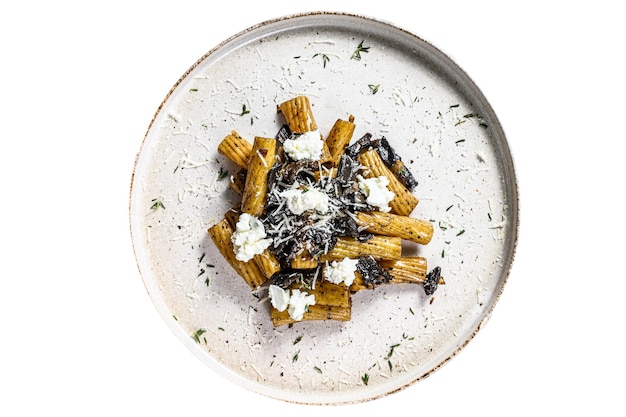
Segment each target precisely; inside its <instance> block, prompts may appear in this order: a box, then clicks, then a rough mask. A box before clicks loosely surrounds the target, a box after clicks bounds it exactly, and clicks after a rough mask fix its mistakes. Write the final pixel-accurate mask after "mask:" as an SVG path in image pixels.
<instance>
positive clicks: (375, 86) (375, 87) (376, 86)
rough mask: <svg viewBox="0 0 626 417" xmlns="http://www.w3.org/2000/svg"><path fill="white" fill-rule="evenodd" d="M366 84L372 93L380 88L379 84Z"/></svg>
mask: <svg viewBox="0 0 626 417" xmlns="http://www.w3.org/2000/svg"><path fill="white" fill-rule="evenodd" d="M367 86H368V87H369V88H370V91H371V92H372V94H376V93H378V89H379V88H380V84H368V85H367Z"/></svg>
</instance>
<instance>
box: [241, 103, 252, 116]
mask: <svg viewBox="0 0 626 417" xmlns="http://www.w3.org/2000/svg"><path fill="white" fill-rule="evenodd" d="M249 113H250V110H249V109H248V108H247V107H246V105H245V104H243V105H242V106H241V114H240V116H243V115H244V114H249Z"/></svg>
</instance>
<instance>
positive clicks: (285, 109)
mask: <svg viewBox="0 0 626 417" xmlns="http://www.w3.org/2000/svg"><path fill="white" fill-rule="evenodd" d="M278 109H279V111H280V112H281V113H282V114H283V116H284V117H285V120H286V121H287V124H288V125H289V130H291V132H292V133H305V132H311V131H313V130H317V123H316V122H315V117H313V111H312V110H311V102H310V101H309V98H308V97H307V96H297V97H294V98H292V99H290V100H287V101H285V102H283V103H281V104H280V105H279V106H278Z"/></svg>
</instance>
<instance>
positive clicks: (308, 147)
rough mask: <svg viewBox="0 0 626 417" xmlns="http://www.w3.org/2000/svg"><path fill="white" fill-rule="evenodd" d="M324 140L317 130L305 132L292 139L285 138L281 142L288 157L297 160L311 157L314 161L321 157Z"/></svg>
mask: <svg viewBox="0 0 626 417" xmlns="http://www.w3.org/2000/svg"><path fill="white" fill-rule="evenodd" d="M323 146H324V142H322V138H321V136H320V132H319V130H313V131H310V132H305V133H303V134H301V135H299V136H297V137H295V138H293V139H287V140H286V141H285V143H283V149H284V150H285V152H287V155H289V157H290V158H292V159H295V160H296V161H299V160H301V159H312V160H314V161H316V160H318V159H320V158H321V157H322V149H323Z"/></svg>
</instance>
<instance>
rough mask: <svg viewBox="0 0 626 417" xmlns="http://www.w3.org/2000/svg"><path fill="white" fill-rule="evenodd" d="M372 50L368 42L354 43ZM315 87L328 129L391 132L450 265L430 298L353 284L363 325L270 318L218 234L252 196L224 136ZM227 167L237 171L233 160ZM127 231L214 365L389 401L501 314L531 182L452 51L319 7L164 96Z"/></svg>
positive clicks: (434, 249) (141, 157)
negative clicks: (523, 185) (224, 151)
mask: <svg viewBox="0 0 626 417" xmlns="http://www.w3.org/2000/svg"><path fill="white" fill-rule="evenodd" d="M355 52H359V53H355ZM297 95H306V96H308V97H309V99H310V101H311V103H312V106H313V112H314V114H315V118H316V121H317V123H318V125H319V126H320V130H321V132H322V133H323V134H326V133H327V132H328V131H329V130H330V128H331V127H332V124H333V123H334V122H335V120H336V119H338V118H342V119H346V118H348V117H349V115H354V117H355V123H356V130H355V133H354V138H359V137H361V136H362V135H363V134H365V133H371V134H372V135H374V136H385V137H386V138H387V139H388V140H389V142H390V144H391V145H392V146H393V147H394V148H396V150H397V151H398V152H399V153H400V155H401V157H402V159H403V161H404V162H405V163H406V164H407V165H408V167H409V169H410V170H411V171H412V173H413V174H414V175H415V177H416V178H417V180H418V182H419V185H418V186H417V188H416V189H415V191H414V193H415V194H416V195H417V197H418V198H419V200H420V203H419V205H418V206H417V207H416V209H415V210H414V212H413V213H412V216H413V217H418V218H423V219H426V220H430V221H431V222H432V223H433V224H434V226H435V233H434V236H433V239H432V241H431V242H430V243H429V244H428V245H423V246H421V247H419V248H418V249H417V250H418V253H419V254H420V255H421V256H423V257H425V258H427V259H428V263H429V267H430V268H432V267H434V266H440V267H441V270H442V274H443V276H444V278H445V285H441V286H440V287H439V288H438V290H437V291H436V292H435V294H434V295H432V296H427V295H426V294H425V292H424V291H423V288H421V286H419V285H387V286H380V287H378V288H376V289H374V290H371V291H360V292H358V293H356V294H354V295H353V296H352V302H353V306H352V319H351V320H350V321H349V322H338V321H320V322H301V323H296V324H295V325H293V326H291V327H288V326H281V327H278V328H274V326H273V325H272V323H271V321H270V319H269V313H268V310H269V303H268V302H267V299H266V297H265V294H263V293H262V290H259V291H257V292H251V291H250V289H249V288H248V287H247V285H246V284H245V283H244V281H243V280H242V279H241V278H240V277H239V276H237V275H236V274H235V273H234V271H233V270H232V268H231V267H230V266H229V265H228V264H227V263H226V262H225V261H224V259H222V256H220V254H219V252H218V251H217V249H216V247H215V246H214V244H213V242H212V241H211V239H210V238H209V236H208V233H207V229H208V228H209V227H210V226H211V225H213V224H215V223H216V222H217V221H218V220H220V219H221V218H222V217H223V215H224V213H225V212H226V211H227V210H228V209H229V208H231V207H233V206H235V205H236V204H238V202H239V196H238V195H237V194H236V193H234V192H233V191H231V190H230V188H229V187H228V179H227V178H228V175H230V174H231V173H234V172H235V171H236V167H235V166H234V165H233V164H232V163H230V161H228V160H226V159H225V158H224V157H223V156H222V155H220V154H218V152H217V150H216V148H217V145H218V143H219V142H220V141H221V140H222V139H223V138H224V137H225V136H226V135H227V134H229V133H230V132H231V131H233V130H236V131H237V132H238V133H239V134H240V135H242V136H243V137H244V138H249V139H253V138H254V137H255V136H269V137H272V136H274V135H275V134H276V133H277V131H278V129H279V127H280V126H281V125H282V124H283V123H284V121H283V119H282V115H280V114H279V113H278V112H277V104H278V103H281V102H283V101H285V100H288V99H290V98H292V97H295V96H297ZM227 172H228V173H229V174H226V173H227ZM130 226H131V236H132V242H133V247H134V251H135V256H136V260H137V264H138V268H139V271H140V275H141V276H142V278H143V281H144V283H145V286H146V289H147V291H148V293H149V295H150V297H151V298H152V300H153V301H154V304H155V305H156V308H157V310H158V312H159V313H160V315H161V316H162V317H163V319H164V320H165V322H166V323H167V325H168V326H169V327H170V328H171V330H172V331H173V333H174V334H175V335H176V336H178V338H180V340H181V341H182V343H184V344H185V345H186V346H187V348H188V349H189V350H190V351H191V352H193V353H194V354H195V355H196V356H197V357H198V358H199V359H200V360H201V361H202V362H203V363H204V364H206V365H208V366H209V367H210V368H211V369H213V370H214V371H215V372H217V373H218V374H220V375H222V376H223V377H225V378H227V379H228V380H230V381H232V382H234V383H236V384H238V385H240V386H242V387H244V388H246V389H249V390H251V391H254V392H256V393H259V394H261V395H265V396H268V397H271V398H275V399H278V400H283V401H288V402H296V403H306V404H346V403H355V402H363V401H368V400H373V399H376V398H380V397H382V396H385V395H388V394H390V393H393V392H396V391H398V390H401V389H404V388H406V387H408V386H410V385H412V384H413V383H415V382H417V381H419V380H421V379H423V378H425V377H426V376H428V375H429V374H431V373H432V372H433V371H435V370H437V369H438V368H440V367H441V366H442V365H443V364H445V363H447V362H448V361H449V360H450V359H451V358H452V357H454V356H455V355H456V354H457V353H458V352H460V351H461V350H462V348H463V347H464V346H466V344H467V343H468V342H469V341H470V340H471V339H472V338H473V337H474V335H475V334H476V333H477V332H478V331H479V329H480V328H481V326H482V325H484V323H485V322H486V320H487V319H488V318H489V317H490V315H491V313H492V311H493V308H494V306H495V304H496V302H497V300H498V298H499V296H500V294H501V292H502V290H503V287H504V285H505V282H506V280H507V277H508V274H509V270H510V268H511V264H512V261H513V257H514V252H515V246H516V241H517V231H518V195H517V186H516V178H515V171H514V165H513V161H512V157H511V154H510V150H509V148H508V145H507V141H506V138H505V135H504V132H503V130H502V127H501V125H500V123H499V122H498V119H497V117H496V114H495V113H494V111H493V109H492V108H491V106H490V105H489V103H488V101H487V100H486V98H485V97H484V96H483V94H482V93H481V91H480V90H479V88H478V87H477V86H476V85H475V83H474V82H473V81H472V80H471V79H470V77H469V76H468V75H467V74H466V73H465V72H464V71H463V70H462V69H461V68H460V67H459V66H458V65H457V64H455V63H454V62H453V61H452V60H451V59H450V58H449V57H448V56H447V55H445V54H444V53H442V52H441V51H440V50H439V49H437V48H436V47H434V46H433V45H432V44H430V43H428V42H426V41H424V40H423V39H421V38H420V37H418V36H416V35H414V34H412V33H411V32H409V31H407V30H404V29H402V28H400V27H398V26H395V25H393V24H391V23H388V22H384V21H380V20H377V19H374V18H370V17H364V16H359V15H352V14H344V13H328V12H315V13H306V14H298V15H290V16H284V17H280V18H277V19H274V20H270V21H266V22H263V23H260V24H258V25H256V26H254V27H251V28H249V29H247V30H245V31H243V32H241V33H238V34H236V35H234V36H232V37H231V38H229V39H227V40H225V41H224V42H222V43H221V44H219V45H218V46H217V47H215V48H213V49H212V50H210V51H209V52H208V53H207V54H206V55H204V56H202V57H201V58H200V59H199V60H198V61H197V62H195V63H194V64H193V65H192V66H191V67H190V68H189V70H188V71H186V72H185V73H184V74H183V75H182V77H181V78H180V79H179V80H178V81H177V82H176V83H175V85H174V86H173V88H172V89H171V90H170V91H169V92H168V93H167V95H166V97H165V99H164V101H163V102H162V104H161V106H160V107H159V108H158V111H157V112H156V114H155V116H154V119H153V120H152V122H151V123H150V126H149V128H148V130H147V133H146V135H145V138H144V140H143V143H142V145H141V149H140V151H139V153H138V156H137V159H136V164H135V167H134V171H133V177H132V184H131V193H130Z"/></svg>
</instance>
